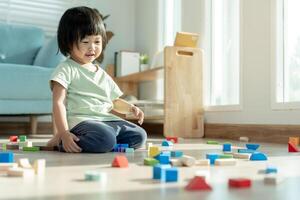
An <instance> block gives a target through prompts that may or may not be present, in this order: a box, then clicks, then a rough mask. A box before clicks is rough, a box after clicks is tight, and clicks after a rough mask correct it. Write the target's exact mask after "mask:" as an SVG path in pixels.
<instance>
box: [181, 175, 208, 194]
mask: <svg viewBox="0 0 300 200" xmlns="http://www.w3.org/2000/svg"><path fill="white" fill-rule="evenodd" d="M185 189H186V190H189V191H196V190H212V187H211V186H210V185H209V184H207V183H206V181H205V178H204V177H200V176H195V177H194V178H193V179H192V180H191V181H190V182H189V183H188V185H187V186H186V187H185Z"/></svg>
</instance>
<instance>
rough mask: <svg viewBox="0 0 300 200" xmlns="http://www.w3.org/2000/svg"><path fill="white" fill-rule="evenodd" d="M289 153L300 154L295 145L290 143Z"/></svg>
mask: <svg viewBox="0 0 300 200" xmlns="http://www.w3.org/2000/svg"><path fill="white" fill-rule="evenodd" d="M288 151H289V153H295V152H299V149H298V148H297V146H295V145H294V144H293V143H291V142H289V143H288Z"/></svg>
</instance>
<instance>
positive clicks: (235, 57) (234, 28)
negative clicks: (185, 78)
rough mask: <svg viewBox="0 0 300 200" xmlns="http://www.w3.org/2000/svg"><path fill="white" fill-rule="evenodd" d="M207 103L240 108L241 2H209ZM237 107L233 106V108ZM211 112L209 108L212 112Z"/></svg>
mask: <svg viewBox="0 0 300 200" xmlns="http://www.w3.org/2000/svg"><path fill="white" fill-rule="evenodd" d="M206 3H207V8H209V9H208V10H209V12H208V19H210V23H208V24H207V26H206V30H208V35H210V37H209V42H208V45H206V48H205V53H206V55H207V63H206V64H205V66H206V70H205V76H206V77H207V78H205V77H204V80H205V86H206V88H205V95H204V96H205V100H204V101H205V104H206V106H208V107H213V106H229V105H230V106H232V105H238V106H239V105H240V11H239V10H240V2H239V0H222V1H220V0H207V1H206ZM232 108H233V107H232ZM208 110H209V109H208Z"/></svg>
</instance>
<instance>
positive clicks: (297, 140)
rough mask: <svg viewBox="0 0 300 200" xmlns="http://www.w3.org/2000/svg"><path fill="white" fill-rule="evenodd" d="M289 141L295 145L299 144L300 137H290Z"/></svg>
mask: <svg viewBox="0 0 300 200" xmlns="http://www.w3.org/2000/svg"><path fill="white" fill-rule="evenodd" d="M289 142H290V143H292V144H294V145H295V146H298V145H299V137H289Z"/></svg>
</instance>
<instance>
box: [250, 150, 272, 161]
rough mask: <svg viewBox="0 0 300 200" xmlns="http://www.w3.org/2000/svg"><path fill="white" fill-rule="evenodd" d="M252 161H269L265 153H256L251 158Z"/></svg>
mask: <svg viewBox="0 0 300 200" xmlns="http://www.w3.org/2000/svg"><path fill="white" fill-rule="evenodd" d="M250 160H253V161H263V160H268V157H267V156H266V155H265V154H263V153H260V152H255V153H253V154H252V155H251V156H250Z"/></svg>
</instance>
